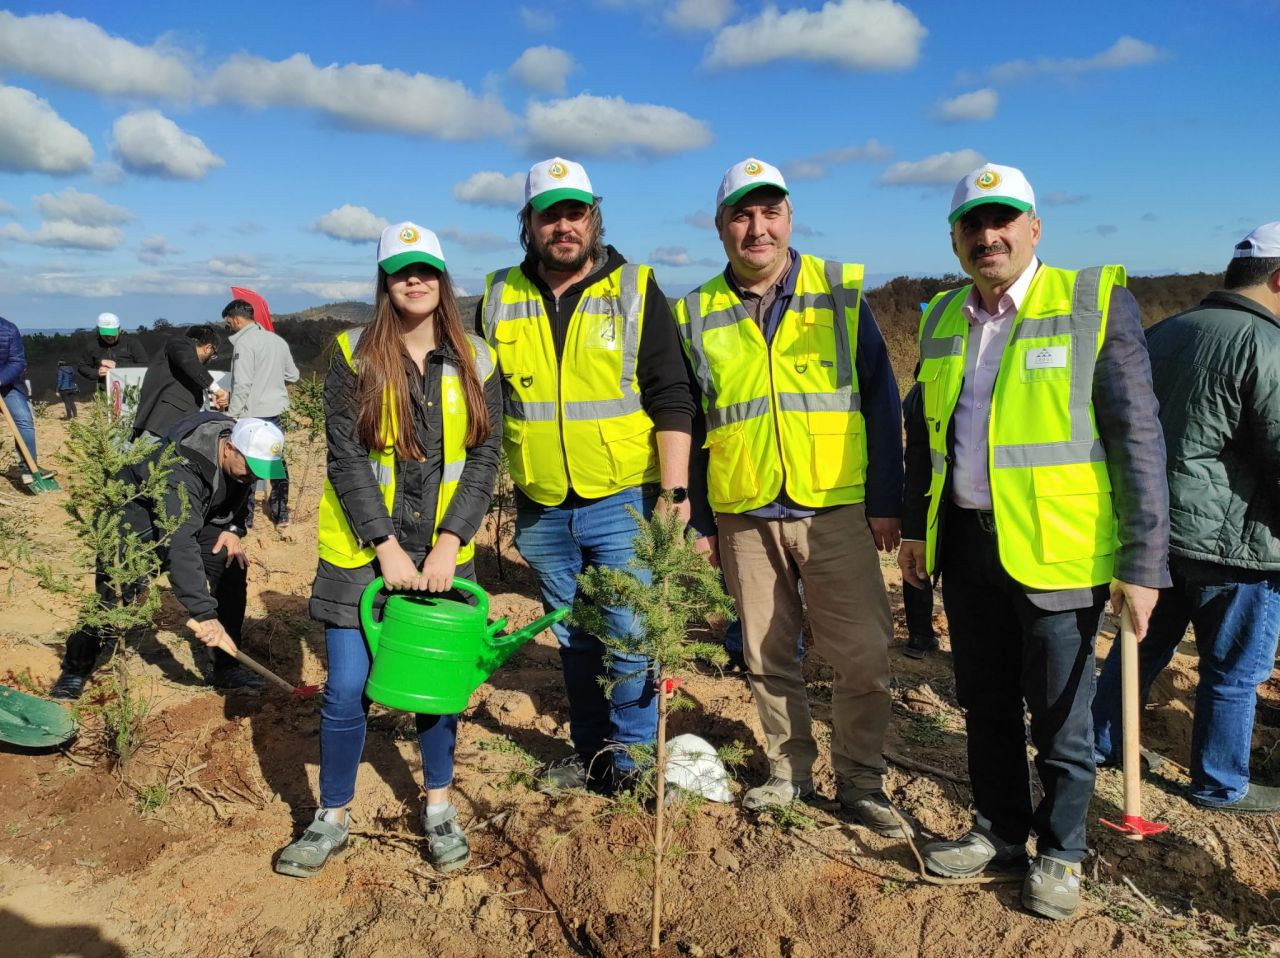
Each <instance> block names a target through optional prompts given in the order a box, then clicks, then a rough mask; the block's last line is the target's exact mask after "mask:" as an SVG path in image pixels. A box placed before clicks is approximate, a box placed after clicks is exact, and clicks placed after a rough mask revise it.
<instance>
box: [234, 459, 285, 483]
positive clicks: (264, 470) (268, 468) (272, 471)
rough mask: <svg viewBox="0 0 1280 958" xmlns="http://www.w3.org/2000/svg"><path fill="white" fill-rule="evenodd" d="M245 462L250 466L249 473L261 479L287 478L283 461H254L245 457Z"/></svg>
mask: <svg viewBox="0 0 1280 958" xmlns="http://www.w3.org/2000/svg"><path fill="white" fill-rule="evenodd" d="M241 455H244V454H243V453H241ZM244 461H245V462H247V463H248V464H249V471H250V472H252V473H253V474H254V475H255V476H257V477H258V478H259V479H283V478H284V476H285V472H284V460H283V459H254V458H253V457H251V456H245V457H244Z"/></svg>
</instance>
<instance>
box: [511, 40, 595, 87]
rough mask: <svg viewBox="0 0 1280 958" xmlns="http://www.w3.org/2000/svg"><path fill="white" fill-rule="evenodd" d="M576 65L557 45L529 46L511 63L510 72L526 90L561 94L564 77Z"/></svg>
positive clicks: (575, 67)
mask: <svg viewBox="0 0 1280 958" xmlns="http://www.w3.org/2000/svg"><path fill="white" fill-rule="evenodd" d="M577 66H578V65H577V64H576V63H574V61H573V57H571V56H569V54H567V53H565V52H564V51H563V50H561V49H560V48H559V47H548V46H540V47H530V48H529V49H528V50H525V51H524V53H522V54H520V57H519V58H518V59H517V60H516V62H515V63H513V64H511V70H510V73H511V75H512V76H513V77H514V78H515V79H516V82H518V83H519V84H520V85H521V86H522V87H524V88H525V89H526V90H532V91H533V92H535V93H560V94H562V93H564V85H565V79H566V78H567V77H568V76H569V74H570V73H572V72H573V71H574V70H575V69H577Z"/></svg>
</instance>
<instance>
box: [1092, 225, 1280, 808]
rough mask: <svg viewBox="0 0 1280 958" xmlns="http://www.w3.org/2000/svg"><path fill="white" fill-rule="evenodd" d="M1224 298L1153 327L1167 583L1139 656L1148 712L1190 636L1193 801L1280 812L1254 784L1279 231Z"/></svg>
mask: <svg viewBox="0 0 1280 958" xmlns="http://www.w3.org/2000/svg"><path fill="white" fill-rule="evenodd" d="M1222 285H1223V288H1222V289H1221V290H1218V291H1216V292H1212V293H1210V294H1209V295H1208V296H1206V297H1205V299H1204V301H1203V302H1201V303H1200V305H1199V306H1197V307H1195V308H1194V309H1190V310H1188V311H1186V312H1185V313H1180V314H1179V315H1177V316H1172V317H1170V318H1169V319H1166V320H1165V321H1164V322H1162V323H1158V324H1157V325H1155V326H1153V327H1151V329H1150V330H1148V332H1147V346H1148V348H1149V349H1150V350H1151V376H1152V381H1153V383H1154V385H1155V392H1156V397H1157V398H1158V399H1159V400H1160V424H1161V426H1163V427H1164V440H1165V444H1166V445H1167V446H1168V448H1169V468H1168V477H1169V505H1170V525H1171V528H1170V535H1169V571H1170V574H1171V575H1172V577H1173V585H1172V587H1171V588H1168V589H1164V590H1162V591H1161V593H1160V601H1159V603H1158V604H1157V605H1156V610H1155V614H1154V615H1152V617H1151V626H1150V628H1149V630H1148V632H1147V637H1146V639H1145V640H1143V642H1142V644H1141V645H1140V646H1139V647H1138V649H1139V684H1140V687H1141V690H1142V696H1143V698H1144V699H1145V698H1146V696H1147V693H1148V692H1149V691H1150V690H1151V683H1152V682H1154V681H1155V678H1156V676H1157V675H1159V674H1160V671H1161V670H1162V669H1163V668H1164V667H1165V666H1166V665H1168V664H1169V660H1170V659H1172V658H1173V653H1174V651H1175V650H1176V649H1177V647H1178V643H1180V642H1181V641H1182V638H1183V636H1184V635H1185V634H1186V631H1187V626H1188V625H1192V624H1193V625H1194V626H1195V637H1196V650H1197V652H1198V653H1199V669H1198V671H1199V675H1200V679H1199V684H1198V686H1197V688H1196V705H1195V718H1194V720H1193V722H1192V725H1191V762H1190V769H1191V792H1190V794H1191V800H1192V801H1193V802H1195V803H1196V804H1197V805H1202V806H1204V807H1205V808H1212V809H1216V810H1218V811H1223V812H1252V813H1263V814H1270V813H1275V812H1277V811H1280V788H1276V787H1275V786H1269V785H1261V784H1258V783H1256V782H1251V781H1250V780H1249V752H1250V749H1251V746H1252V744H1253V720H1254V709H1255V706H1256V705H1257V700H1258V686H1259V685H1261V684H1262V683H1263V682H1265V681H1266V680H1267V679H1268V678H1270V677H1271V670H1272V667H1273V666H1274V664H1275V658H1276V640H1277V637H1278V636H1280V222H1275V223H1267V224H1266V225H1264V226H1260V227H1258V228H1257V229H1256V230H1254V231H1253V232H1252V233H1250V234H1249V235H1248V236H1246V237H1245V238H1244V239H1243V240H1241V241H1240V242H1239V243H1238V244H1236V248H1235V251H1234V253H1233V255H1232V258H1231V262H1229V263H1228V264H1227V271H1226V276H1225V277H1224V279H1223V284H1222ZM1120 698H1121V695H1120V654H1119V652H1118V650H1116V649H1115V648H1114V647H1113V651H1112V653H1111V655H1110V656H1108V658H1107V661H1106V664H1105V665H1104V666H1103V667H1102V676H1101V678H1100V679H1099V680H1098V692H1097V696H1096V698H1095V699H1094V703H1093V716H1094V741H1095V744H1096V746H1097V752H1098V756H1099V760H1100V761H1110V762H1115V761H1118V760H1119V757H1120V754H1121V750H1122V748H1123V741H1122V739H1123V735H1122V731H1121V725H1120Z"/></svg>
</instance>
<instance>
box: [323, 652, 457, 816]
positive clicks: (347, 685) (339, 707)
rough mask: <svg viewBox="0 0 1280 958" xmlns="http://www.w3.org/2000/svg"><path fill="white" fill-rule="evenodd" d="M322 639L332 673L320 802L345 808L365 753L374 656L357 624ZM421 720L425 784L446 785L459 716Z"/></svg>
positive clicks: (421, 717)
mask: <svg viewBox="0 0 1280 958" xmlns="http://www.w3.org/2000/svg"><path fill="white" fill-rule="evenodd" d="M324 641H325V646H326V647H327V650H328V657H329V675H328V677H327V678H326V679H325V683H324V704H323V705H322V706H321V708H320V805H321V807H322V808H344V807H345V806H347V805H349V804H350V803H351V799H352V798H353V797H355V793H356V770H357V769H358V768H359V767H360V756H361V754H362V753H363V752H364V733H365V728H366V726H367V724H368V715H369V705H370V702H369V699H367V698H366V697H365V694H364V685H365V682H367V681H368V679H369V667H370V665H371V664H372V659H371V658H370V656H369V646H368V645H367V644H366V643H365V641H364V636H363V635H361V634H360V630H359V629H325V630H324ZM417 720H418V745H419V747H420V748H421V749H422V781H423V784H424V785H425V786H426V787H427V788H444V787H445V786H446V785H448V784H450V783H451V782H452V781H453V748H454V742H455V740H456V739H457V735H458V716H456V715H418V716H417Z"/></svg>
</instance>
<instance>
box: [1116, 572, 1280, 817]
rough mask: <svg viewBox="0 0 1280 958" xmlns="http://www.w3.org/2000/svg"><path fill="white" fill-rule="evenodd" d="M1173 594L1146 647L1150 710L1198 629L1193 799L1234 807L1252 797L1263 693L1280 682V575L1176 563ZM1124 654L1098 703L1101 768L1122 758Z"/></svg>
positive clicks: (1142, 648)
mask: <svg viewBox="0 0 1280 958" xmlns="http://www.w3.org/2000/svg"><path fill="white" fill-rule="evenodd" d="M1169 572H1170V574H1171V575H1172V577H1173V586H1172V587H1171V588H1168V589H1162V590H1161V591H1160V600H1159V602H1158V603H1156V608H1155V612H1154V613H1152V616H1151V623H1150V625H1149V627H1148V629H1147V635H1146V638H1144V639H1143V640H1142V642H1141V643H1140V644H1139V645H1138V688H1139V694H1140V696H1141V699H1142V701H1144V702H1145V701H1146V698H1147V695H1148V693H1149V692H1150V691H1151V683H1152V682H1154V681H1155V678H1156V676H1157V675H1159V674H1160V672H1161V671H1162V670H1163V669H1164V667H1165V666H1166V665H1168V664H1169V661H1170V660H1171V659H1172V658H1173V653H1174V651H1175V650H1176V649H1177V648H1178V643H1179V642H1181V641H1182V637H1183V635H1185V634H1186V631H1187V625H1188V624H1191V625H1194V626H1195V636H1196V650H1197V651H1198V652H1199V655H1200V682H1199V685H1197V686H1196V706H1195V717H1194V719H1193V720H1192V723H1191V797H1192V799H1193V800H1195V801H1196V802H1199V803H1200V804H1203V805H1230V804H1231V803H1233V802H1238V801H1239V800H1240V799H1242V798H1244V796H1245V793H1246V792H1247V791H1248V790H1249V748H1250V745H1251V744H1252V741H1253V719H1254V708H1255V706H1256V705H1257V701H1258V686H1259V685H1261V684H1262V683H1263V682H1265V681H1266V680H1267V679H1268V678H1269V677H1270V676H1271V669H1272V667H1273V666H1274V664H1275V656H1276V640H1277V637H1278V636H1280V572H1260V571H1257V570H1253V569H1240V568H1233V567H1230V566H1223V565H1217V564H1216V563H1211V562H1198V561H1196V560H1193V559H1183V558H1180V557H1178V556H1170V558H1169ZM1120 701H1121V687H1120V650H1119V646H1118V645H1117V646H1115V648H1114V649H1113V651H1112V654H1111V655H1109V656H1107V661H1106V663H1105V664H1104V665H1103V667H1102V675H1101V676H1100V677H1099V678H1098V691H1097V695H1096V696H1095V697H1094V700H1093V721H1094V749H1095V751H1096V753H1097V756H1098V760H1099V761H1119V760H1120V756H1121V754H1122V753H1123V748H1124V743H1123V738H1124V736H1123V733H1122V730H1121V719H1120Z"/></svg>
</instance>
